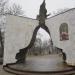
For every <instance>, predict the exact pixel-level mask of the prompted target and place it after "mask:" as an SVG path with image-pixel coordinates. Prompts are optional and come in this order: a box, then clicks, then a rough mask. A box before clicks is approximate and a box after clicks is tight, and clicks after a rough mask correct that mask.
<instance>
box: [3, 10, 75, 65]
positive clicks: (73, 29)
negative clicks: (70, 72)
mask: <svg viewBox="0 0 75 75" xmlns="http://www.w3.org/2000/svg"><path fill="white" fill-rule="evenodd" d="M6 19H7V22H6V23H7V24H6V31H5V47H4V65H5V64H6V63H14V62H16V59H15V56H16V53H18V51H19V49H22V48H25V47H26V46H28V45H29V43H30V41H31V38H32V34H33V31H34V29H35V27H36V26H37V25H38V21H36V20H33V19H29V18H23V17H18V16H13V15H10V16H7V17H6ZM62 23H67V24H68V29H69V40H66V41H60V34H59V27H60V25H61V24H62ZM46 26H47V27H48V28H49V30H50V32H51V36H52V40H53V43H54V46H56V47H59V48H62V49H63V51H64V52H65V53H66V56H67V60H66V62H67V63H68V64H70V65H75V9H72V10H70V11H68V12H65V13H63V14H60V15H57V16H54V17H52V18H49V19H47V20H46Z"/></svg>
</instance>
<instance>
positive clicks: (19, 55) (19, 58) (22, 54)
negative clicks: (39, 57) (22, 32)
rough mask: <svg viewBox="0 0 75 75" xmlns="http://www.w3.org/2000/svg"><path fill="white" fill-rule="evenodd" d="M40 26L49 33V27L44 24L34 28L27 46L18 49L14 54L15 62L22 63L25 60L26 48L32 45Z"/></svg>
mask: <svg viewBox="0 0 75 75" xmlns="http://www.w3.org/2000/svg"><path fill="white" fill-rule="evenodd" d="M40 27H41V28H43V29H44V30H45V31H46V32H47V33H48V34H49V35H50V32H49V29H48V27H47V26H46V25H45V24H41V25H38V26H37V27H36V28H35V29H34V32H33V35H32V39H31V41H30V44H29V45H28V46H27V47H25V48H23V49H20V50H19V52H18V53H17V54H16V57H15V58H16V59H17V62H16V63H24V62H25V58H26V54H27V51H28V49H30V48H31V47H32V46H33V44H34V42H35V39H36V35H37V31H38V30H39V28H40Z"/></svg>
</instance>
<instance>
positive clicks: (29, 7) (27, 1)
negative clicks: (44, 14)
mask: <svg viewBox="0 0 75 75" xmlns="http://www.w3.org/2000/svg"><path fill="white" fill-rule="evenodd" d="M9 1H10V2H9V3H10V4H11V3H14V2H15V3H17V4H20V5H21V6H22V8H23V10H24V11H25V15H26V16H27V17H30V18H36V15H37V14H38V12H39V8H40V5H41V3H42V2H43V0H9ZM74 7H75V0H46V8H47V10H48V13H51V12H53V11H56V10H58V9H63V8H74Z"/></svg>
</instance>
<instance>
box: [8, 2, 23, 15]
mask: <svg viewBox="0 0 75 75" xmlns="http://www.w3.org/2000/svg"><path fill="white" fill-rule="evenodd" d="M7 14H13V15H18V16H19V15H21V16H23V15H24V12H23V10H22V8H21V6H20V5H17V4H15V3H14V4H13V5H12V6H11V7H9V8H8V9H7Z"/></svg>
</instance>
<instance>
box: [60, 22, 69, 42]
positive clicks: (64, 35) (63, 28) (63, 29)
mask: <svg viewBox="0 0 75 75" xmlns="http://www.w3.org/2000/svg"><path fill="white" fill-rule="evenodd" d="M59 30H60V41H63V40H69V36H68V24H67V23H62V24H61V25H60V29H59Z"/></svg>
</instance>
